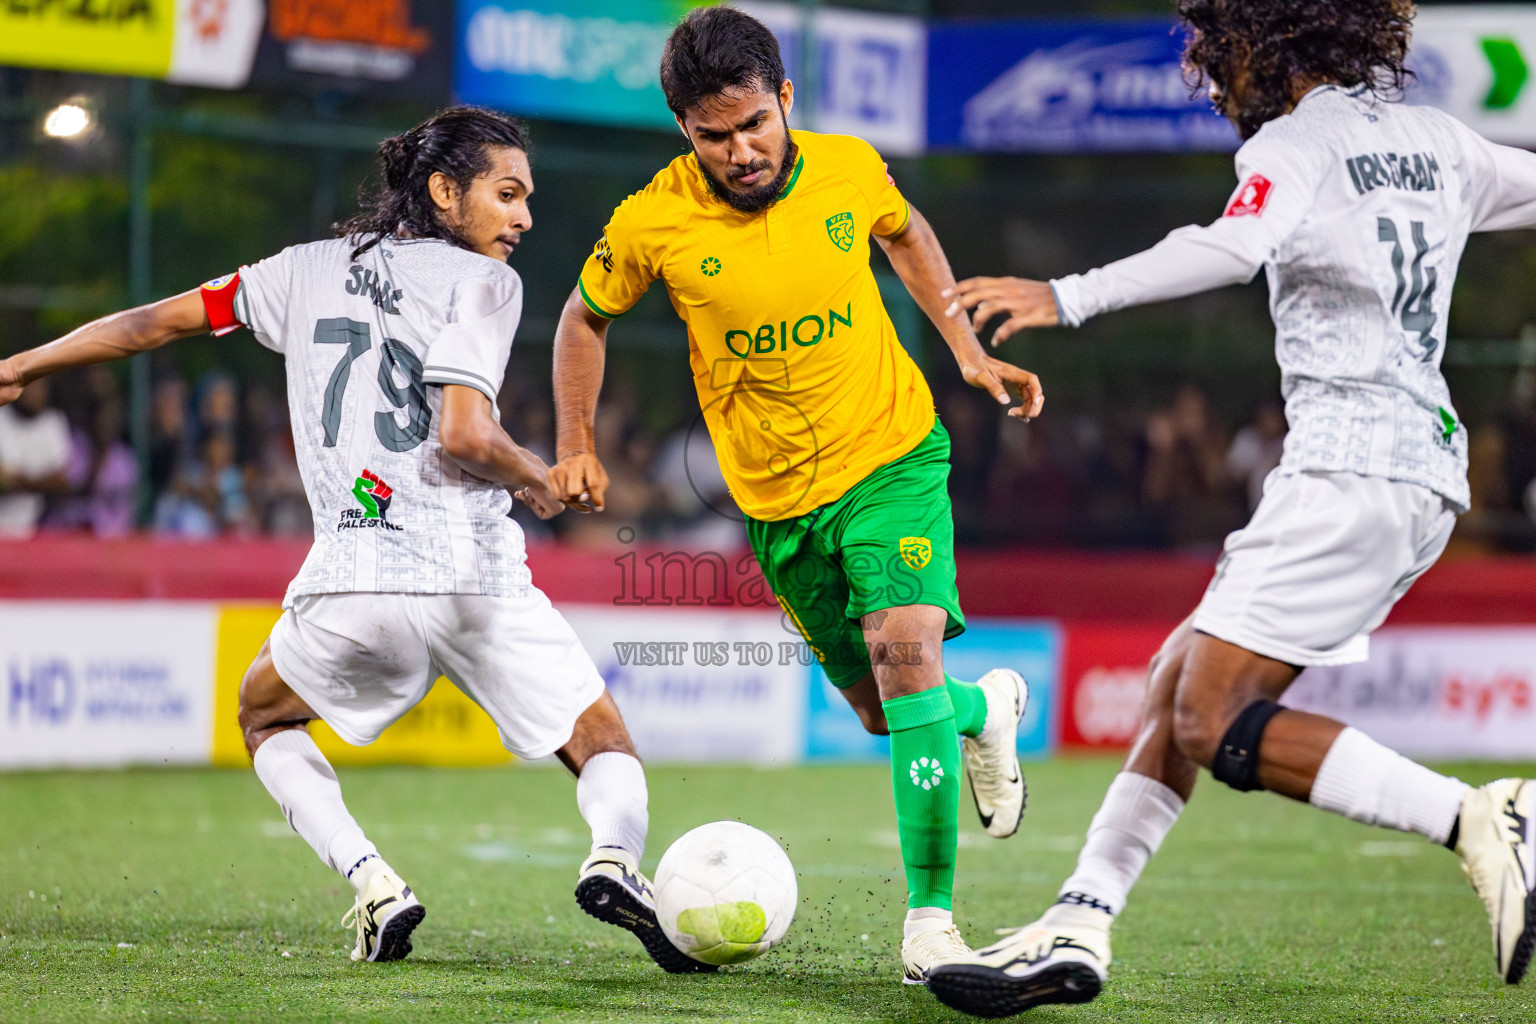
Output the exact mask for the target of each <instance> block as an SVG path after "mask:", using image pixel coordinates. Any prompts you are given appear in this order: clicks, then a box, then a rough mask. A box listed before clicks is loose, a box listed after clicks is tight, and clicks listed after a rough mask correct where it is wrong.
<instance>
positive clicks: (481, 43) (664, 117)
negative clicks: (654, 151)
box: [454, 0, 692, 130]
mask: <svg viewBox="0 0 1536 1024" xmlns="http://www.w3.org/2000/svg"><path fill="white" fill-rule="evenodd" d="M456 6H457V7H458V33H457V35H458V51H459V52H458V59H457V60H456V61H455V69H454V77H455V81H454V87H455V91H456V92H457V93H458V94H459V97H460V98H461V99H463V100H465V101H467V102H471V103H487V104H495V105H496V106H500V107H503V108H506V109H508V110H515V111H517V112H518V113H520V114H528V115H532V116H536V117H555V118H570V119H572V120H577V121H595V122H597V123H600V124H623V125H631V126H636V127H640V126H650V127H653V128H672V129H673V130H676V129H675V123H674V121H673V118H672V112H671V111H669V110H668V109H667V103H666V99H665V97H664V96H663V95H662V91H661V83H660V80H659V79H658V77H657V68H658V66H659V65H660V63H661V49H662V46H663V45H665V43H666V41H667V35H668V34H669V33H670V32H671V30H672V26H673V25H674V24H676V22H677V20H678V19H680V18H681V17H682V16H683V15H684V14H686V13H687V10H688V8H689V7H690V6H692V5H691V4H687V3H680V2H674V0H587V2H585V3H582V4H579V5H572V4H570V3H567V2H565V0H461V2H460V3H459V4H457V5H456Z"/></svg>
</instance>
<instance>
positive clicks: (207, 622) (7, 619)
mask: <svg viewBox="0 0 1536 1024" xmlns="http://www.w3.org/2000/svg"><path fill="white" fill-rule="evenodd" d="M214 621H215V612H214V610H213V609H212V608H211V607H209V606H207V605H191V606H187V605H174V604H159V603H152V602H146V603H103V604H79V603H69V604H51V603H48V602H38V601H32V602H25V603H22V602H15V603H12V602H4V603H0V672H3V673H4V678H3V680H0V682H3V686H4V689H3V691H0V768H19V767H28V768H41V767H71V768H85V767H113V766H118V765H127V764H206V763H208V755H209V738H210V735H211V726H212V719H213V689H212V687H211V686H210V685H209V682H210V679H211V676H212V671H213V661H214Z"/></svg>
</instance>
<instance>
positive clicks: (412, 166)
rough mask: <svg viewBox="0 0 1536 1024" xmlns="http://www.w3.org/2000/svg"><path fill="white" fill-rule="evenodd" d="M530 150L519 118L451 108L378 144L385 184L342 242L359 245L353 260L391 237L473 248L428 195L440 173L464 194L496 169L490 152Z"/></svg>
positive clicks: (344, 229) (342, 229)
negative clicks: (429, 184)
mask: <svg viewBox="0 0 1536 1024" xmlns="http://www.w3.org/2000/svg"><path fill="white" fill-rule="evenodd" d="M498 146H506V147H511V148H513V149H523V150H526V149H527V148H528V126H527V125H525V124H524V123H523V122H522V121H519V120H518V119H517V118H515V117H508V116H507V115H506V114H502V113H499V112H497V111H494V110H487V109H485V108H484V107H471V106H457V107H449V108H448V109H447V110H444V111H441V112H439V113H438V114H436V115H434V116H433V117H431V118H428V119H427V120H425V121H423V122H422V123H421V124H419V125H417V126H416V127H414V128H412V129H411V130H410V131H407V132H403V133H401V134H399V135H392V136H390V137H389V138H387V139H385V140H384V141H383V142H381V143H379V167H380V169H381V170H382V171H383V172H384V181H383V182H382V183H380V184H377V185H375V186H373V187H372V189H371V190H370V189H368V188H367V187H366V186H365V190H364V193H363V194H362V196H361V197H360V199H361V202H362V209H361V210H360V211H359V212H358V214H357V215H356V216H354V217H352V218H351V219H350V220H348V221H347V222H346V223H344V224H341V225H340V226H339V227H338V228H337V232H336V233H337V237H339V238H351V239H356V241H357V248H356V249H354V250H353V251H352V258H353V259H357V258H358V257H359V256H361V255H362V254H363V253H365V252H367V251H368V250H369V249H372V248H373V247H374V246H375V245H378V244H379V240H380V239H382V238H385V237H387V236H390V235H396V234H409V235H411V236H413V237H416V238H441V239H443V240H444V241H447V242H452V243H453V244H454V245H457V246H459V247H460V248H468V246H467V245H466V244H465V242H464V240H463V239H462V238H460V237H459V236H458V234H457V232H455V231H454V230H453V228H452V227H450V226H449V225H448V224H447V223H445V222H444V221H443V218H442V215H441V213H440V212H439V211H438V208H437V204H435V203H433V202H432V196H431V195H430V194H429V193H428V191H427V181H428V180H429V179H430V178H431V177H432V175H433V173H434V172H436V171H442V172H443V173H444V174H446V175H447V176H448V177H449V178H451V179H453V182H454V184H456V185H457V186H458V187H459V189H460V190H461V191H462V190H464V189H467V188H469V186H470V184H471V183H472V182H473V181H474V180H475V179H476V178H478V177H480V175H482V174H484V173H485V172H486V171H488V170H489V169H490V167H491V153H490V151H491V149H492V148H494V147H498Z"/></svg>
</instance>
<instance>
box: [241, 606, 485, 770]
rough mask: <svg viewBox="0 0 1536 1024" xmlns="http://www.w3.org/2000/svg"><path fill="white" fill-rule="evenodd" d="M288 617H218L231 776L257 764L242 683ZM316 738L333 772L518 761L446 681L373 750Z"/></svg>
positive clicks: (247, 610) (268, 609)
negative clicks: (336, 768)
mask: <svg viewBox="0 0 1536 1024" xmlns="http://www.w3.org/2000/svg"><path fill="white" fill-rule="evenodd" d="M282 613H283V610H282V609H281V608H278V607H276V606H268V605H243V606H232V607H224V608H219V609H216V614H217V618H218V659H217V661H216V663H215V666H214V677H213V694H214V696H213V703H214V712H213V728H212V733H213V744H212V761H213V763H214V764H216V765H222V766H225V767H229V768H243V767H245V766H247V765H249V764H250V763H251V759H250V757H249V755H247V754H246V752H245V739H244V737H243V736H242V735H241V732H240V722H239V719H238V717H237V714H238V711H239V708H240V680H241V679H242V678H244V676H245V671H246V669H247V668H249V667H250V664H251V662H252V661H253V660H255V658H256V654H257V652H258V651H260V650H261V645H262V644H263V643H265V642H266V639H267V637H268V636H269V635H271V633H272V627H273V625H274V624H275V623H276V622H277V620H278V617H279V616H280V615H282ZM309 733H310V735H311V736H313V737H314V738H315V745H316V746H318V747H319V748H320V752H321V753H322V754H324V755H325V756H326V758H327V760H329V761H330V762H331V763H332V764H339V765H353V764H435V765H453V766H458V767H475V766H481V765H494V764H505V763H507V762H508V761H510V760H512V755H511V754H509V753H507V749H506V748H505V747H503V746H502V745H501V736H500V734H499V733H497V731H496V725H495V723H493V722H492V721H491V720H490V718H489V716H487V715H486V713H485V712H484V711H482V710H480V706H479V705H478V704H476V703H475V702H474V701H472V700H470V699H469V698H468V697H466V696H464V694H463V693H462V692H461V691H460V690H459V689H458V688H457V687H455V686H454V685H453V684H452V683H450V682H448V680H446V679H439V680H437V682H436V683H435V684H434V685H433V687H432V689H431V690H430V691H428V693H427V696H426V698H425V699H424V700H422V702H421V703H420V704H418V705H416V706H415V707H414V708H412V709H411V710H410V711H407V712H406V713H405V715H404V716H403V717H402V718H401V719H400V720H399V721H398V722H396V723H395V724H394V725H392V726H390V727H389V728H388V729H385V730H384V734H383V735H382V736H380V737H379V738H378V739H377V740H375V741H374V742H373V743H370V744H369V745H368V746H366V747H354V746H352V745H351V744H350V743H348V742H347V741H346V740H343V739H342V738H341V737H340V736H337V735H336V733H335V731H334V730H333V729H331V727H330V726H328V725H326V724H325V723H324V722H314V723H312V724H311V725H310V727H309Z"/></svg>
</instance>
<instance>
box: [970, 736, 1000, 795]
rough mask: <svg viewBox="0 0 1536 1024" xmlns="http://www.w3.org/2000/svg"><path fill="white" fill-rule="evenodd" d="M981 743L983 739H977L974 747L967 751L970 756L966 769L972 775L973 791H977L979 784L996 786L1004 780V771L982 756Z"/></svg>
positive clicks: (993, 761) (994, 762)
mask: <svg viewBox="0 0 1536 1024" xmlns="http://www.w3.org/2000/svg"><path fill="white" fill-rule="evenodd" d="M980 741H981V737H979V736H978V737H976V740H975V744H974V746H972V748H971V750H967V751H966V754H967V755H968V756H967V757H966V759H965V768H966V771H967V772H969V773H970V776H971V788H972V789H975V788H976V787H977V785H978V784H979V785H981V786H983V787H987V786H996V785H998V784H999V783H1000V782H1001V781H1002V778H1003V772H1002V769H1001V767H1000V766H999V765H998V764H997V763H996V761H995V760H993V759H991V758H987V757H984V756H982V752H981V750H980V749H978V748H980V745H981V743H980ZM973 751H974V753H973Z"/></svg>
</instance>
